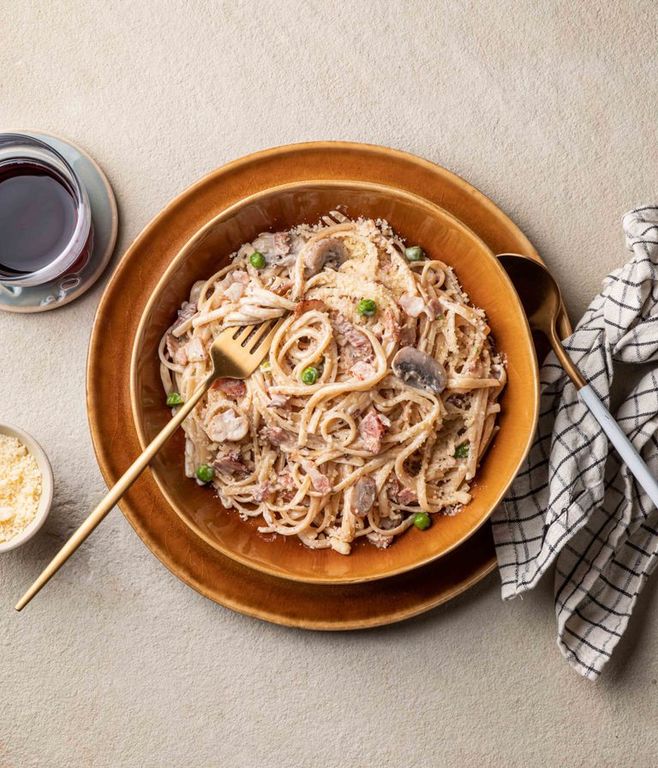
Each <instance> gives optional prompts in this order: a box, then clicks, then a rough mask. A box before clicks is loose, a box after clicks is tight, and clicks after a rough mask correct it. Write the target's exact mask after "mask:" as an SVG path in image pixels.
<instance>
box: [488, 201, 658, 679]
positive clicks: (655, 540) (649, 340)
mask: <svg viewBox="0 0 658 768" xmlns="http://www.w3.org/2000/svg"><path fill="white" fill-rule="evenodd" d="M623 227H624V232H625V234H626V242H627V245H628V248H629V249H630V250H631V251H632V253H633V257H632V259H631V260H630V261H629V262H628V264H626V265H625V266H624V267H622V268H621V269H618V270H615V271H614V272H612V273H611V274H610V275H609V276H608V277H607V278H606V279H605V281H604V283H603V290H602V292H601V293H600V294H599V295H598V296H597V297H596V298H595V299H594V301H592V303H591V304H590V306H589V308H588V310H587V311H586V312H585V315H584V316H583V318H582V320H581V321H580V323H578V327H577V328H576V331H575V333H574V334H573V335H572V336H571V337H570V338H569V339H568V340H567V341H566V342H565V347H566V348H567V350H568V351H569V353H570V355H571V357H572V358H573V359H574V361H575V362H576V363H577V364H578V367H579V368H580V370H581V371H582V373H583V375H584V376H585V378H586V379H587V380H588V381H589V383H590V384H591V385H592V387H593V388H594V389H595V390H596V392H597V394H598V395H599V397H600V398H601V400H603V402H604V403H605V404H606V406H609V405H610V388H611V384H612V379H613V376H614V375H615V374H616V372H618V370H619V367H620V365H621V364H625V365H635V366H639V365H641V364H645V365H644V366H643V367H642V368H641V369H638V371H637V373H638V375H637V376H636V377H635V378H636V379H637V381H636V383H634V384H633V387H632V389H631V390H630V391H628V392H626V393H625V399H624V400H623V403H622V404H621V406H620V407H619V408H618V409H617V411H616V414H615V416H616V418H617V421H618V422H619V424H620V426H621V427H622V429H623V430H624V431H625V432H626V434H627V435H628V437H629V438H630V440H631V441H632V443H633V445H634V446H635V447H636V448H637V450H638V451H639V452H640V453H641V454H642V457H643V458H644V460H645V461H646V462H647V464H648V465H649V467H650V469H651V470H652V472H654V473H655V474H656V475H658V207H657V206H643V207H641V208H636V209H635V210H633V211H631V212H630V213H627V214H626V216H624V219H623ZM647 364H649V365H647ZM541 384H542V397H541V406H540V415H539V425H538V430H537V435H536V437H535V442H534V444H533V446H532V449H531V450H530V454H529V456H528V458H527V460H526V462H525V464H524V466H523V467H522V469H521V472H520V473H519V475H518V477H517V478H516V480H515V481H514V483H513V485H512V488H511V490H510V492H509V493H508V495H507V497H506V499H505V501H504V503H503V504H502V505H501V506H500V507H499V508H498V509H497V510H496V512H495V513H494V517H493V520H492V522H493V531H494V539H495V543H496V553H497V557H498V567H499V570H500V577H501V581H502V596H503V599H505V600H507V599H509V598H512V597H515V596H517V595H520V594H522V593H523V592H525V591H527V590H529V589H532V588H533V587H534V586H535V585H536V584H537V582H538V581H539V579H540V578H541V576H542V575H543V574H544V573H545V572H546V570H548V568H549V566H550V565H551V564H552V563H553V562H554V561H555V562H556V573H555V612H556V615H557V624H558V646H559V648H560V650H561V651H562V653H563V655H564V656H565V657H566V658H567V660H568V661H569V663H570V664H571V665H572V666H573V667H574V668H575V669H576V670H577V671H578V672H580V674H582V675H584V676H585V677H588V678H589V679H592V680H593V679H596V678H597V677H598V675H599V673H600V672H601V669H602V667H603V666H604V665H605V663H606V661H607V660H608V659H609V658H610V655H611V653H612V651H613V649H614V647H615V645H616V644H617V643H618V642H619V639H620V638H621V636H622V634H623V633H624V630H625V629H626V625H627V624H628V620H629V618H630V615H631V612H632V610H633V606H634V605H635V602H636V600H637V596H638V594H639V592H640V590H641V589H642V587H643V586H644V583H645V582H646V580H647V578H648V576H649V575H650V574H651V572H652V571H653V570H654V568H655V567H656V563H657V562H658V510H656V508H655V507H654V506H653V504H652V503H651V501H650V499H649V498H648V496H647V495H646V494H645V493H644V491H643V490H642V489H641V488H640V487H639V486H638V484H637V483H636V482H635V479H634V477H633V475H632V474H631V473H630V472H629V471H628V469H627V467H626V466H625V465H624V464H622V463H621V462H620V460H619V458H618V456H617V454H616V452H615V450H614V449H613V448H612V447H611V446H610V445H609V444H608V440H607V438H606V436H605V434H604V433H603V431H602V429H601V427H600V426H599V425H598V423H597V422H596V420H595V419H594V417H593V416H592V415H591V414H590V412H589V411H588V409H587V408H586V406H585V405H583V404H582V403H581V402H580V401H579V399H578V397H577V395H576V390H575V387H574V386H573V384H571V382H570V381H569V380H568V379H567V377H566V375H565V374H564V373H563V371H562V368H561V367H560V365H559V364H558V362H557V360H556V358H555V355H553V354H552V353H551V354H550V355H549V356H548V358H547V359H546V361H545V362H544V365H543V367H542V370H541Z"/></svg>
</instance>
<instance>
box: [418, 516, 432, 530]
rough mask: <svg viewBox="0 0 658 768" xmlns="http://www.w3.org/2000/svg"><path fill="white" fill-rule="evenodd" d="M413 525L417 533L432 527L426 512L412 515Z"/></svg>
mask: <svg viewBox="0 0 658 768" xmlns="http://www.w3.org/2000/svg"><path fill="white" fill-rule="evenodd" d="M414 525H415V526H416V528H418V530H419V531H426V530H427V529H428V528H429V527H430V525H432V521H431V519H430V516H429V515H428V514H427V512H416V514H415V515H414Z"/></svg>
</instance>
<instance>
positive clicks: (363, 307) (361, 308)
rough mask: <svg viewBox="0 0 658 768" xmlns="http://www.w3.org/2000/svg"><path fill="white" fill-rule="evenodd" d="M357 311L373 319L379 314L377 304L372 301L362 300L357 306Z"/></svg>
mask: <svg viewBox="0 0 658 768" xmlns="http://www.w3.org/2000/svg"><path fill="white" fill-rule="evenodd" d="M356 311H357V312H358V313H359V314H360V315H364V316H365V317H372V316H373V315H375V314H376V313H377V304H376V302H374V301H373V300H372V299H361V301H360V302H359V303H358V304H357V306H356Z"/></svg>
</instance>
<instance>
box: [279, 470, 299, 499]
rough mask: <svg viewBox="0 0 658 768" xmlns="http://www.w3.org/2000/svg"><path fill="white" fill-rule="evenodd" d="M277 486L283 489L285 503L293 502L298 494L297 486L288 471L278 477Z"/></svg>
mask: <svg viewBox="0 0 658 768" xmlns="http://www.w3.org/2000/svg"><path fill="white" fill-rule="evenodd" d="M276 486H277V487H278V488H280V489H281V496H282V498H283V499H284V501H292V499H293V498H294V496H295V494H296V493H297V486H296V485H295V481H294V480H293V479H292V475H291V474H290V472H289V471H288V470H285V471H284V472H282V473H281V474H280V475H278V476H277V479H276Z"/></svg>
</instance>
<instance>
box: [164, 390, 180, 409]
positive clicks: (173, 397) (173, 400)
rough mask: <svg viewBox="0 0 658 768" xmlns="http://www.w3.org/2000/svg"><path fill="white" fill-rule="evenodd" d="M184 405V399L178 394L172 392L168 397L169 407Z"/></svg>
mask: <svg viewBox="0 0 658 768" xmlns="http://www.w3.org/2000/svg"><path fill="white" fill-rule="evenodd" d="M182 404H183V398H182V397H181V396H180V395H179V394H178V392H170V393H169V394H168V395H167V405H169V406H174V405H182Z"/></svg>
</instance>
